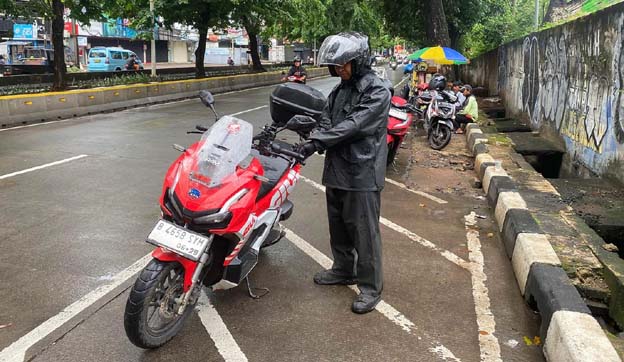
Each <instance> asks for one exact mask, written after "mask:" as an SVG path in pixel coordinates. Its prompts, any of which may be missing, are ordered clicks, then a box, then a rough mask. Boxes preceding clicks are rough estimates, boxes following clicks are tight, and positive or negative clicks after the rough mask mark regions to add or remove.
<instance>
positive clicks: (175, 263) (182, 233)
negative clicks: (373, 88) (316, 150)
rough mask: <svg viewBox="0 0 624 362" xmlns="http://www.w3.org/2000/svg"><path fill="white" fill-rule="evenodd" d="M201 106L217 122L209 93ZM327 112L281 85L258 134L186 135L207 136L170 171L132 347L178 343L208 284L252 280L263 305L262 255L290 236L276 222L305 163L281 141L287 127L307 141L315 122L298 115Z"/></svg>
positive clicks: (227, 122) (243, 127)
mask: <svg viewBox="0 0 624 362" xmlns="http://www.w3.org/2000/svg"><path fill="white" fill-rule="evenodd" d="M200 98H201V100H202V102H203V103H204V104H206V105H207V106H208V107H210V108H211V109H212V111H213V112H214V114H215V116H216V117H217V118H218V115H217V112H216V111H215V109H214V105H213V104H214V98H213V97H212V95H211V94H210V92H207V91H202V92H200ZM324 105H325V98H324V96H323V95H322V94H321V93H320V92H319V91H317V90H315V89H313V88H310V87H308V86H305V85H303V84H295V83H287V84H283V85H280V86H278V87H277V88H276V89H275V90H274V92H273V93H272V95H271V107H270V108H271V117H272V119H273V124H272V125H267V126H265V127H264V128H263V130H262V132H261V133H260V134H258V135H257V136H255V137H253V136H252V132H253V127H252V125H251V124H249V123H247V122H245V121H243V120H241V119H238V118H235V117H232V116H224V117H222V118H221V119H219V120H218V121H217V122H216V123H215V124H214V125H213V126H212V127H210V128H209V129H207V128H205V127H202V126H197V127H196V128H197V130H198V131H191V132H188V133H200V134H202V137H201V139H200V140H199V142H197V143H195V144H193V145H192V146H190V147H189V148H184V147H182V146H179V145H174V148H175V149H177V150H179V151H180V152H182V155H180V157H178V159H177V160H176V161H175V162H173V164H172V165H171V166H170V167H169V170H168V171H167V174H166V176H165V182H164V185H163V189H162V194H161V196H160V209H161V219H160V220H158V222H157V223H156V225H155V226H154V228H153V230H152V231H151V232H150V233H149V235H148V237H147V240H146V241H147V242H148V243H150V244H153V245H155V246H156V249H155V250H154V251H153V252H152V256H153V259H152V260H151V261H150V262H149V264H148V265H147V266H146V267H145V268H144V269H143V270H142V272H141V274H140V276H139V277H138V279H137V280H136V282H135V284H134V286H133V287H132V290H131V291H130V295H129V297H128V301H127V303H126V309H125V313H124V327H125V330H126V334H127V336H128V338H129V339H130V341H131V342H132V343H133V344H135V345H136V346H138V347H141V348H156V347H159V346H162V345H163V344H165V343H166V342H167V341H169V340H170V339H171V338H173V337H174V336H175V335H176V334H177V333H178V332H179V331H180V329H181V328H182V326H183V323H184V321H185V320H186V319H187V318H188V316H189V314H190V313H191V311H192V310H193V307H194V305H195V304H196V302H197V300H198V298H199V295H200V290H201V287H202V285H204V286H207V287H211V288H212V289H213V290H218V289H229V288H233V287H235V286H237V285H239V284H240V283H241V282H242V281H243V280H246V281H247V288H248V292H249V295H250V296H252V297H254V298H259V296H257V295H255V294H254V293H253V291H252V289H253V288H252V287H251V286H250V284H249V279H248V276H249V273H250V272H251V270H252V269H253V268H254V267H255V266H256V264H257V263H258V255H259V253H260V250H261V249H262V248H263V247H266V246H269V245H273V244H274V243H276V242H277V241H279V240H280V239H281V238H282V237H283V235H284V232H283V231H282V229H281V226H280V225H279V222H280V221H282V220H286V219H288V218H289V217H290V215H291V214H292V212H293V203H292V202H291V201H290V200H288V196H289V195H290V194H291V193H292V191H293V188H294V187H295V184H296V183H297V179H298V178H299V172H300V170H301V166H302V165H303V164H304V162H303V160H304V158H303V156H302V155H301V154H299V153H297V152H296V151H295V149H296V147H295V146H294V145H290V144H287V143H285V142H282V141H277V140H276V139H275V138H276V135H277V134H278V133H279V132H281V131H283V130H286V129H287V130H291V131H294V132H296V133H298V134H299V136H300V138H301V139H305V138H307V136H308V135H309V133H310V131H311V130H312V129H313V128H315V127H316V126H317V123H316V122H315V121H314V120H309V121H305V120H299V119H297V118H292V116H293V115H296V114H305V115H308V116H312V117H314V118H315V119H316V120H318V118H319V117H320V115H321V112H322V109H323V106H324ZM267 292H268V290H267ZM265 294H266V293H265Z"/></svg>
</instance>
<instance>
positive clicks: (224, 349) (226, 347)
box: [195, 290, 247, 362]
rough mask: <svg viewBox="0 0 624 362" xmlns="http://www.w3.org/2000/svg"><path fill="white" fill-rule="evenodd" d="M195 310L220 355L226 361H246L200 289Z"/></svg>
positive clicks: (245, 357)
mask: <svg viewBox="0 0 624 362" xmlns="http://www.w3.org/2000/svg"><path fill="white" fill-rule="evenodd" d="M195 310H196V311H197V315H199V318H200V319H201V322H202V324H203V325H204V328H206V332H208V335H209V336H210V338H211V339H212V340H213V342H214V344H215V347H217V350H218V351H219V354H221V357H223V359H224V360H225V361H226V362H246V361H247V356H245V354H244V353H243V351H242V350H241V349H240V347H239V346H238V343H236V340H234V337H233V336H232V334H231V333H230V331H229V330H228V328H227V326H226V325H225V323H224V322H223V319H221V316H219V313H218V312H217V310H216V309H215V307H214V306H213V305H212V303H210V300H209V299H208V297H207V296H206V292H205V290H202V291H201V294H200V296H199V300H198V301H197V306H196V307H195Z"/></svg>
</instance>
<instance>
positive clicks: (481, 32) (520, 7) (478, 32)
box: [460, 0, 549, 58]
mask: <svg viewBox="0 0 624 362" xmlns="http://www.w3.org/2000/svg"><path fill="white" fill-rule="evenodd" d="M486 2H487V4H486V6H484V8H483V10H484V14H483V17H482V19H481V21H479V22H477V23H476V24H474V25H473V26H472V28H470V29H469V30H468V31H467V33H466V35H465V36H464V37H463V39H462V42H461V47H460V48H462V49H463V50H464V51H465V53H466V55H467V56H468V57H469V58H474V57H476V56H478V55H479V54H482V53H485V52H487V51H490V50H492V49H494V48H496V47H498V46H499V45H501V44H504V43H506V42H509V41H511V40H513V39H516V38H520V37H522V36H525V35H527V34H529V33H531V32H532V31H534V29H535V24H534V22H535V1H534V0H517V1H515V2H509V1H502V0H487V1H486ZM548 3H549V0H540V9H541V10H540V20H541V17H543V15H544V9H546V8H548Z"/></svg>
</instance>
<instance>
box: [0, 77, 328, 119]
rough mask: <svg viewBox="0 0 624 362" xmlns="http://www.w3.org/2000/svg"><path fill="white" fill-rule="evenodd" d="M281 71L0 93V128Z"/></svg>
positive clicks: (190, 93) (258, 80)
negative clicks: (71, 88) (73, 88)
mask: <svg viewBox="0 0 624 362" xmlns="http://www.w3.org/2000/svg"><path fill="white" fill-rule="evenodd" d="M326 75H329V73H328V71H327V68H317V69H310V70H308V77H309V78H315V77H322V76H326ZM281 78H282V74H281V72H265V73H255V74H243V75H233V76H223V77H211V78H204V79H189V80H178V81H169V82H155V83H147V84H132V85H121V86H114V87H104V88H93V89H79V90H72V91H66V92H50V93H38V94H23V95H13V96H2V97H0V114H1V115H2V118H0V128H6V127H13V126H20V125H25V124H30V123H38V122H46V121H53V120H58V119H64V118H71V117H80V116H85V115H90V114H94V113H101V112H112V111H117V110H122V109H126V108H130V107H137V106H144V105H148V104H154V103H162V102H170V101H176V100H181V99H185V98H192V97H196V96H197V94H198V92H199V91H200V90H202V89H207V90H210V91H211V92H213V93H223V92H230V91H236V90H242V89H248V88H254V87H260V86H266V85H271V84H277V83H280V82H281V80H280V79H281Z"/></svg>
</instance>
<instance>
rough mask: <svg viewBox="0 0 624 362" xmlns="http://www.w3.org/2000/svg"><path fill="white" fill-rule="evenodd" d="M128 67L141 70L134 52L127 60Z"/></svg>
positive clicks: (128, 68)
mask: <svg viewBox="0 0 624 362" xmlns="http://www.w3.org/2000/svg"><path fill="white" fill-rule="evenodd" d="M126 69H127V70H139V63H138V62H137V61H136V58H135V56H134V54H131V55H130V58H128V61H127V62H126Z"/></svg>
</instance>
